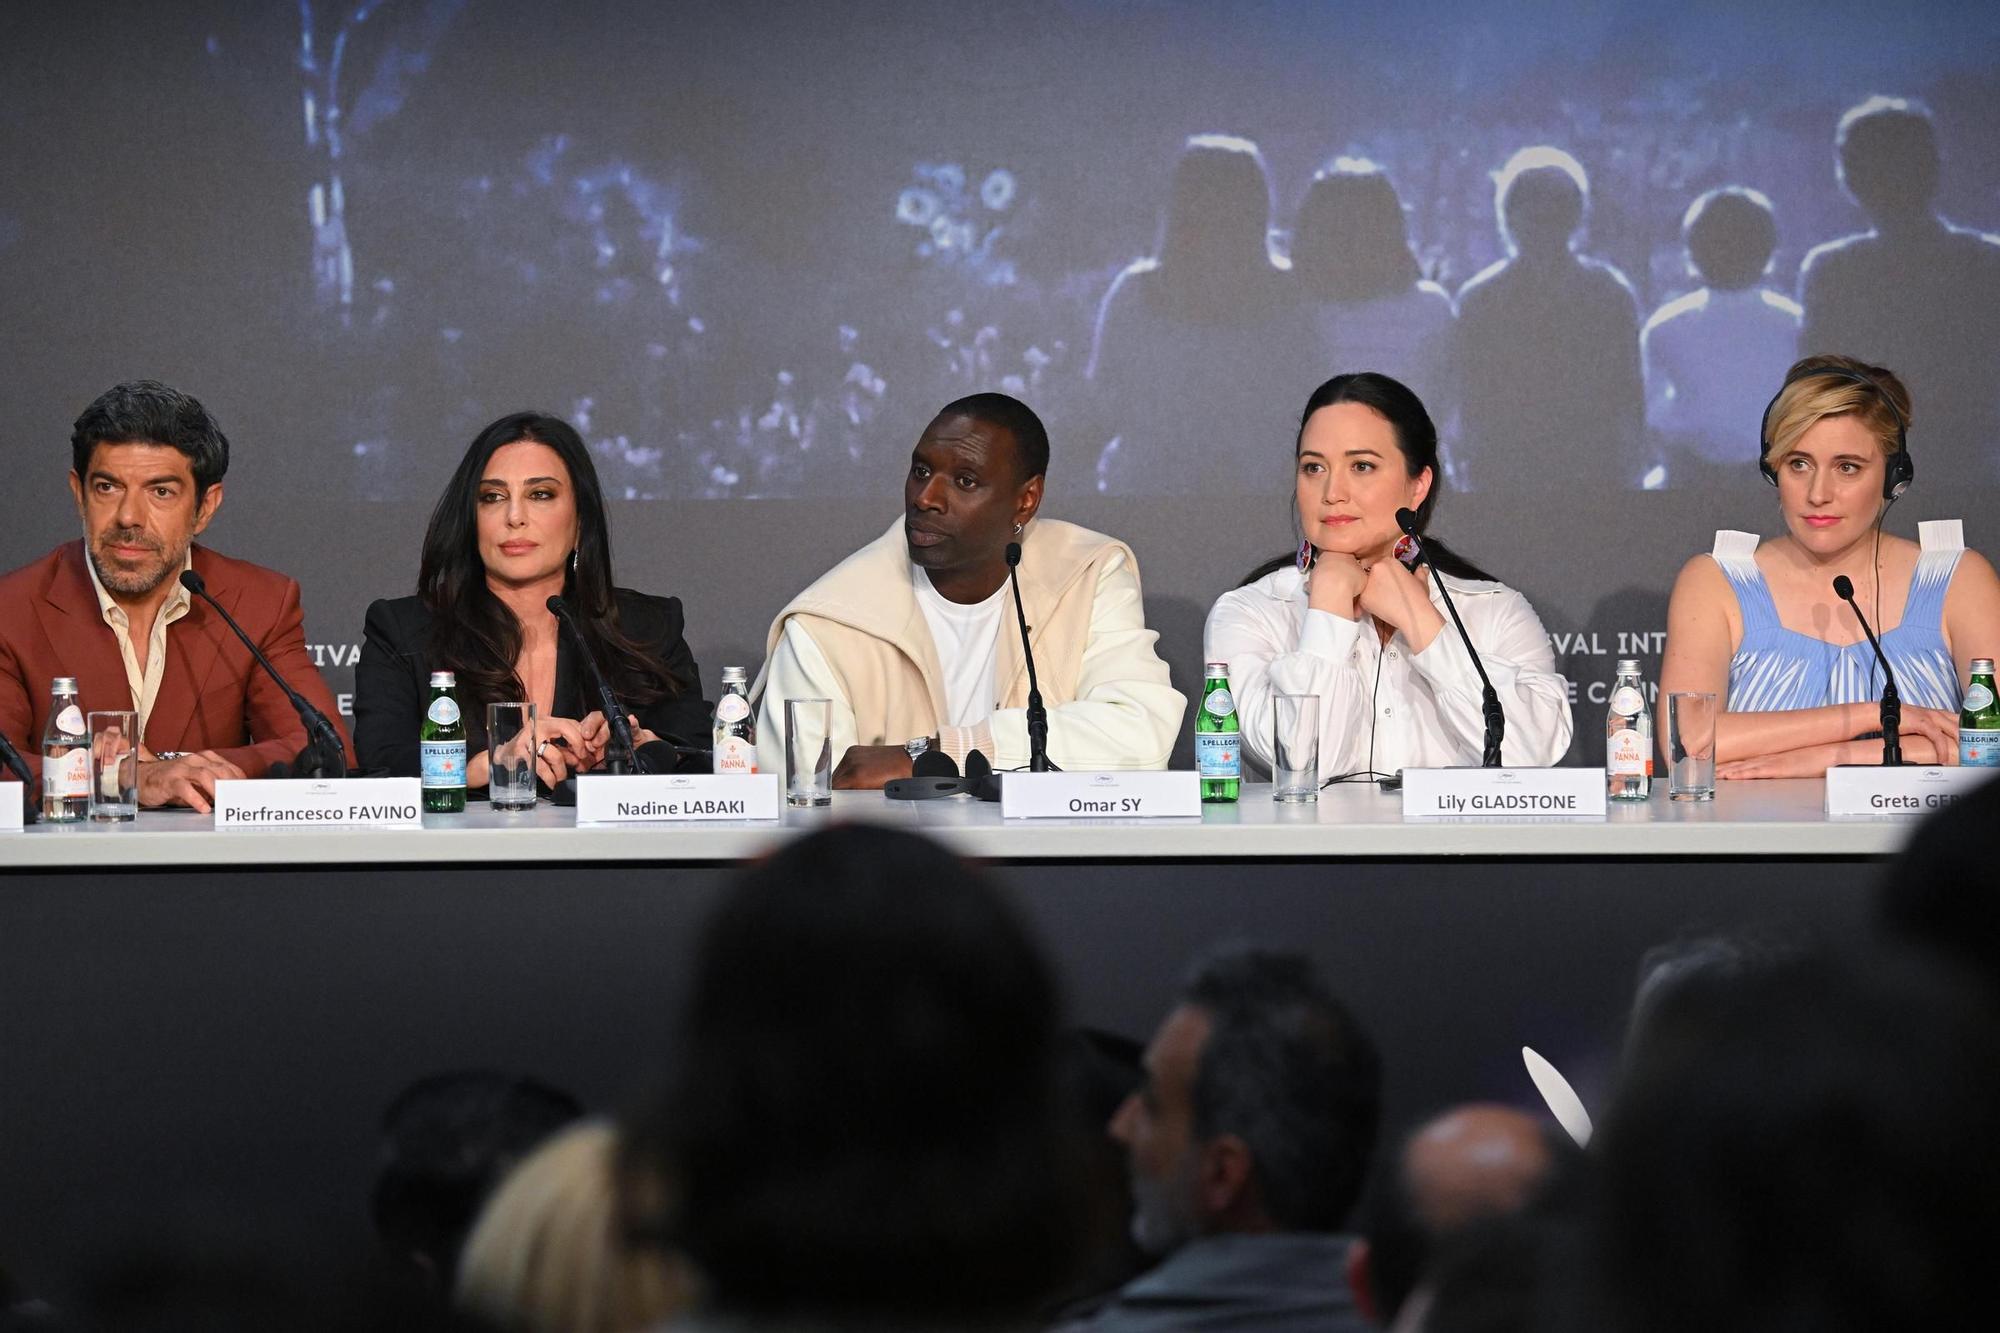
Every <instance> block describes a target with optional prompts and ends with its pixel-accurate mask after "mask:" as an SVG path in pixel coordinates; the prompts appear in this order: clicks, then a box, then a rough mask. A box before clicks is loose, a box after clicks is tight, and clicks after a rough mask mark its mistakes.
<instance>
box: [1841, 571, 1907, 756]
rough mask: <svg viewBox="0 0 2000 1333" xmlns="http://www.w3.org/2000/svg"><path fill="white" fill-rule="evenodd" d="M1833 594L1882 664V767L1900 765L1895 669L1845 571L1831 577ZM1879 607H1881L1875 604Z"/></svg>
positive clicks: (1900, 709)
mask: <svg viewBox="0 0 2000 1333" xmlns="http://www.w3.org/2000/svg"><path fill="white" fill-rule="evenodd" d="M1833 592H1834V595H1835V596H1836V597H1838V598H1840V600H1841V601H1843V602H1846V603H1847V604H1848V605H1849V606H1851V607H1853V608H1854V618H1855V619H1856V620H1858V621H1860V622H1861V632H1862V633H1863V634H1866V635H1867V636H1868V646H1869V647H1870V648H1873V649H1874V650H1875V660H1876V661H1877V662H1880V663H1881V664H1882V679H1883V681H1884V682H1885V683H1884V685H1883V686H1882V767H1884V768H1900V767H1902V763H1903V735H1902V732H1903V696H1902V695H1900V694H1898V693H1897V692H1896V669H1895V668H1894V667H1892V666H1890V665H1889V655H1888V654H1887V653H1885V652H1883V651H1882V644H1881V641H1880V640H1878V639H1877V638H1876V637H1875V630H1874V628H1873V627H1872V626H1870V625H1869V623H1868V617H1867V616H1864V615H1862V614H1861V605H1860V603H1858V602H1856V601H1855V600H1854V581H1853V580H1852V579H1850V578H1848V577H1847V575H1845V574H1836V575H1834V576H1833ZM1875 609H1876V610H1878V611H1879V610H1881V609H1882V608H1881V607H1879V606H1878V607H1876V608H1875Z"/></svg>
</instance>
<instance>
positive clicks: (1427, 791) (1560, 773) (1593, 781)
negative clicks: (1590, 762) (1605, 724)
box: [1403, 768, 1605, 819]
mask: <svg viewBox="0 0 2000 1333" xmlns="http://www.w3.org/2000/svg"><path fill="white" fill-rule="evenodd" d="M1604 800H1605V787H1604V770H1603V769H1601V768H1406V769H1404V770H1403V818H1405V819H1509V818H1512V819H1520V818H1529V819H1602V818H1604Z"/></svg>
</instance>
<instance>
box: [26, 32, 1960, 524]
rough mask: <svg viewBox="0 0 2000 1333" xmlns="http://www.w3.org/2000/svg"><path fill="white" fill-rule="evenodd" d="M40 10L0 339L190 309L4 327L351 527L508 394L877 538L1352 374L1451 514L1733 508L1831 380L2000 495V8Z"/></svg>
mask: <svg viewBox="0 0 2000 1333" xmlns="http://www.w3.org/2000/svg"><path fill="white" fill-rule="evenodd" d="M31 8H35V9H36V15H35V20H34V27H33V28H32V29H30V28H27V27H25V26H22V25H16V26H17V28H19V29H20V31H19V33H18V36H19V38H20V44H21V45H22V46H23V48H24V49H27V48H29V47H32V48H33V49H35V50H37V51H38V52H41V53H43V55H44V57H45V58H44V59H42V60H41V61H39V62H38V63H36V64H35V65H34V67H33V68H30V69H24V71H23V72H22V78H21V80H20V82H19V84H18V86H17V87H16V89H15V96H14V98H13V99H11V102H10V106H11V108H12V109H11V110H10V111H9V112H7V113H6V115H7V117H8V118H9V123H8V128H9V129H12V130H14V131H15V133H13V134H10V135H6V136H0V138H4V142H0V167H4V168H5V170H6V176H5V179H7V180H9V181H10V182H11V181H20V182H24V183H29V182H49V181H61V182H65V183H66V184H65V187H64V189H62V190H44V189H36V188H31V187H30V186H29V185H27V184H24V185H23V187H22V188H21V189H20V190H18V191H16V192H15V193H14V194H12V195H9V196H7V197H6V198H5V199H4V200H0V303H4V304H5V306H6V308H7V309H10V310H24V311H27V310H35V311H86V310H94V309H110V308H118V309H132V310H134V311H135V312H143V310H146V309H157V310H169V309H171V310H175V311H176V312H177V318H176V319H174V320H172V321H165V320H162V319H156V318H154V317H151V316H147V315H145V314H143V313H134V314H133V315H132V316H131V318H130V319H128V320H126V321H124V322H123V323H121V324H119V325H117V326H116V327H113V328H108V329H107V328H105V327H102V326H100V325H93V324H91V323H90V322H87V321H82V320H75V319H73V320H70V321H68V324H67V325H66V324H64V323H63V322H61V321H50V320H40V321H33V322H30V321H17V323H18V324H19V325H20V331H19V332H18V333H17V336H18V337H20V338H21V339H22V342H21V344H20V346H19V347H18V348H16V349H13V351H12V352H10V353H9V354H8V355H7V356H6V357H5V359H4V364H7V365H8V366H9V367H10V372H11V373H12V379H11V380H10V384H13V385H14V386H15V387H16V388H17V394H18V395H19V396H21V397H22V398H23V399H24V402H23V403H22V406H23V408H24V409H25V410H30V411H38V412H40V413H41V414H42V415H45V416H46V415H48V414H49V413H59V412H60V410H61V406H60V405H61V404H64V403H67V402H68V400H69V397H70V396H71V394H72V393H73V389H72V387H71V386H73V385H74V384H75V383H77V382H79V381H82V382H95V381H96V380H97V378H98V377H99V376H100V375H101V374H102V373H103V370H102V367H103V365H104V364H106V363H107V362H109V361H112V360H116V361H117V362H118V363H120V364H128V363H129V364H131V365H134V366H140V367H143V366H146V365H153V364H161V363H164V364H172V365H174V366H176V367H177V370H176V374H177V375H178V376H179V377H181V378H184V379H186V380H187V381H188V382H194V383H212V384H227V383H231V382H233V381H245V382H248V383H252V384H257V385H260V386H270V387H263V388H260V389H258V390H256V391H255V392H254V393H253V394H252V397H251V400H250V401H248V402H247V403H246V404H245V407H246V410H247V411H248V412H249V413H250V415H251V416H252V417H253V418H255V417H258V416H259V415H260V414H261V415H263V416H264V417H267V418H268V419H269V420H270V421H271V422H272V425H273V429H272V432H271V433H272V434H274V435H277V436H282V437H283V438H285V439H286V440H287V447H288V448H290V449H292V450H293V451H294V453H293V461H295V462H296V464H297V472H298V475H299V476H300V478H301V479H302V481H304V482H305V483H306V484H308V485H310V486H312V487H313V488H314V489H315V491H316V492H319V493H324V494H326V495H328V496H337V497H340V498H342V499H343V500H348V501H362V502H381V503H396V502H399V501H401V500H404V499H407V498H408V497H409V496H412V495H417V494H424V493H430V492H432V491H433V490H434V489H435V487H436V486H437V485H438V484H439V483H440V481H441V480H442V476H441V471H440V469H441V467H442V466H443V460H442V459H441V458H440V456H439V454H438V453H437V447H436V442H437V441H440V440H459V439H465V438H468V437H469V436H470V434H471V433H472V432H474V431H476V430H477V429H478V427H479V425H480V424H481V423H482V422H485V421H490V420H492V419H494V418H495V417H497V416H499V415H500V414H502V413H503V412H506V411H508V410H511V409H512V408H513V407H514V406H515V405H517V404H518V403H520V402H521V401H524V400H530V401H535V402H540V403H544V404H547V405H549V407H550V409H551V410H552V411H555V412H557V413H559V414H560V415H561V416H562V417H563V418H564V419H565V420H569V421H572V422H574V423H575V424H576V427H577V429H578V431H579V433H580V434H581V436H582V437H583V439H584V441H585V443H586V445H587V447H588V448H589V450H590V454H591V458H592V461H593V464H594V465H595V466H596V468H597V469H598V472H599V474H600V476H601V477H602V479H603V483H604V487H605V492H606V495H607V497H609V498H610V499H612V500H614V501H663V502H684V501H709V500H717V501H752V502H755V501H763V500H771V499H777V500H785V499H789V500H832V501H839V502H848V501H860V500H863V499H865V498H866V497H867V496H868V495H869V494H870V490H871V487H872V486H873V484H874V483H873V480H872V479H873V478H876V477H879V476H880V475H881V470H882V468H884V467H889V466H894V465H895V464H896V462H897V460H898V459H899V458H900V457H901V455H902V454H903V452H904V451H905V450H906V448H907V441H908V439H909V438H910V437H911V435H912V433H913V432H915V431H917V430H919V429H920V428H921V426H922V424H923V422H924V420H926V419H927V418H928V416H929V413H930V412H931V411H932V409H933V408H934V406H935V405H936V404H937V403H939V402H948V401H951V400H953V399H956V398H960V397H964V396H966V395H969V394H976V393H1005V394H1008V395H1010V396H1012V397H1015V398H1018V399H1019V400H1021V401H1022V402H1024V403H1026V404H1028V405H1029V406H1030V407H1031V408H1032V409H1033V410H1034V411H1035V413H1036V414H1037V415H1038V416H1039V417H1040V418H1041V419H1042V420H1043V421H1045V422H1046V423H1047V425H1048V428H1049V432H1050V434H1051V436H1052V438H1053V439H1054V440H1055V441H1056V442H1057V445H1058V447H1057V451H1056V454H1057V457H1058V458H1059V459H1060V460H1062V461H1061V462H1060V464H1059V467H1061V468H1068V469H1072V471H1071V473H1070V474H1069V475H1067V476H1064V477H1062V478H1061V484H1062V487H1063V490H1064V493H1065V494H1078V495H1084V496H1088V497H1090V498H1091V499H1092V500H1093V501H1095V500H1098V499H1108V500H1117V499H1121V498H1127V497H1130V498H1144V497H1189V498H1191V497H1200V498H1204V499H1206V498H1209V497H1227V498H1229V499H1230V500H1231V502H1232V503H1240V502H1242V501H1245V500H1247V499H1248V498H1249V497H1253V496H1259V495H1267V494H1269V493H1270V490H1271V488H1272V487H1273V486H1276V485H1280V484H1282V480H1283V479H1282V477H1281V476H1279V475H1277V474H1274V473H1272V472H1270V471H1269V468H1270V467H1271V466H1272V464H1271V460H1272V459H1273V458H1279V459H1282V457H1283V444H1284V442H1285V441H1286V440H1288V439H1290V438H1291V437H1292V435H1293V433H1294V432H1295V428H1296V425H1297V423H1296V421H1293V420H1291V419H1290V408H1289V406H1288V405H1294V404H1296V403H1297V401H1298V399H1299V396H1300V395H1301V394H1302V393H1303V392H1305V391H1306V390H1307V389H1309V388H1310V386H1312V385H1314V384H1318V383H1321V382H1323V381H1324V380H1326V379H1328V378H1329V377H1331V376H1334V375H1338V374H1354V373H1360V372H1364V371H1373V372H1376V373H1378V374H1383V375H1388V376H1390V377H1392V378H1394V379H1396V380H1398V381H1399V382H1402V383H1405V384H1408V385H1409V386H1411V388H1412V389H1413V390H1414V391H1415V392H1416V393H1417V394H1418V395H1420V397H1421V398H1422V400H1423V401H1424V402H1425V403H1426V404H1427V405H1429V407H1430V409H1431V411H1432V413H1433V415H1434V418H1435V420H1436V423H1437V425H1438V428H1439V434H1440V440H1441V455H1440V468H1441V472H1440V476H1439V482H1440V484H1441V485H1443V486H1444V487H1445V488H1446V489H1448V490H1462V491H1475V492H1490V493H1501V492H1511V493H1514V494H1517V495H1518V494H1524V493H1532V492H1535V491H1537V490H1539V489H1541V488H1544V487H1546V486H1547V485H1548V484H1549V482H1550V479H1552V478H1560V479H1561V481H1562V483H1563V485H1564V486H1565V488H1567V489H1569V490H1571V491H1573V492H1574V493H1575V494H1576V495H1578V496H1580V497H1585V496H1605V497H1610V496H1615V495H1618V494H1620V493H1630V492H1636V491H1654V490H1661V491H1666V492H1681V493H1683V494H1688V493H1695V494H1717V495H1719V494H1722V493H1725V492H1732V493H1733V492H1734V491H1736V489H1737V488H1738V487H1739V486H1740V484H1741V480H1742V476H1743V475H1744V469H1746V468H1748V467H1750V466H1753V465H1754V463H1755V460H1756V452H1757V448H1756V447H1757V440H1756V437H1755V424H1754V423H1755V417H1756V408H1757V403H1758V401H1760V398H1761V395H1762V394H1763V393H1765V392H1767V391H1768V390H1767V388H1766V387H1765V386H1768V385H1769V384H1770V383H1772V382H1773V381H1774V379H1776V378H1778V377H1780V376H1781V375H1782V372H1783V368H1784V367H1785V366H1786V365H1789V364H1790V363H1791V362H1792V361H1793V360H1794V359H1796V358H1797V357H1799V356H1805V355H1814V354H1820V353H1833V354H1840V355H1845V356H1852V357H1857V358H1860V359H1862V360H1863V361H1866V362H1868V363H1869V364H1882V365H1892V366H1895V367H1897V368H1898V370H1899V373H1902V374H1904V375H1905V376H1907V379H1908V382H1909V384H1910V386H1911V389H1912V391H1913V392H1914V393H1915V394H1916V395H1917V397H1918V398H1920V399H1921V400H1922V401H1923V403H1924V404H1925V413H1924V421H1923V424H1922V425H1920V426H1918V427H1917V431H1918V435H1919V439H1918V447H1919V448H1920V449H1921V450H1923V451H1924V452H1925V453H1926V455H1927V456H1928V457H1931V458H1934V459H1936V460H1937V461H1938V463H1939V464H1940V465H1942V466H1945V467H1950V468H1953V469H1957V470H1958V472H1959V474H1960V475H1962V476H1964V477H1966V478H1968V479H1970V480H1971V481H1972V482H1973V483H1974V484H1976V485H1977V486H1979V487H1981V488H1982V489H1990V490H1992V491H1993V492H1994V495H1993V498H1994V499H1995V500H1996V501H2000V238H1996V237H1994V236H1989V235H1987V234H1985V232H1986V231H1989V230H1992V229H1995V228H2000V139H1996V137H1995V135H1994V133H1993V130H1992V126H1994V125H1996V124H2000V84H1996V82H1995V80H1994V79H1993V77H1992V70H1993V68H1994V60H1995V53H1996V52H2000V6H1992V5H1987V6H1977V5H1934V6H1901V7H1896V6H1890V7H1886V8H1884V7H1882V6H1876V7H1874V8H1873V9H1869V8H1867V7H1863V8H1862V9H1857V10H1854V12H1852V13H1849V12H1847V11H1846V10H1842V11H1841V19H1840V21H1839V22H1837V23H1836V22H1828V21H1825V16H1824V15H1823V14H1822V13H1821V9H1822V8H1823V6H1821V7H1815V6H1813V5H1811V4H1809V3H1807V0H1771V3H1769V4H1765V5H1754V6H1714V5H1698V4H1695V3H1692V0H1662V3H1660V4H1657V5H1652V6H1641V7H1637V8H1634V7H1631V6H1613V7H1610V8H1607V7H1605V6H1602V5H1598V4H1592V3H1590V2H1589V0H1537V2H1536V3H1533V4H1530V3H1527V0H1493V3H1490V4H1488V5H1485V6H1467V5H1466V4H1465V3H1464V0H1406V3H1405V4H1404V5H1403V6H1401V7H1399V8H1398V9H1397V10H1395V11H1394V12H1393V13H1392V12H1390V11H1388V10H1383V9H1380V8H1379V7H1378V8H1377V9H1376V10H1368V9H1366V8H1363V9H1358V10H1357V9H1355V8H1354V7H1352V6H1333V5H1326V4H1324V3H1318V2H1317V0H1271V2H1270V3H1267V4H1262V5H1255V6H1245V5H1216V4H1213V3H1205V2H1204V0H1154V3H1151V4H1147V5H1143V6H1136V7H1135V6H1131V5H1128V4H1118V3H1112V2H1111V0H991V3H989V4H987V5H983V6H974V7H971V8H969V9H968V8H966V7H959V8H957V9H952V8H950V7H939V6H937V5H934V4H923V3H918V2H917V0H878V3H875V4H871V5H869V6H866V7H864V9H863V10H853V9H852V7H841V6H828V5H823V4H812V3H808V0H771V2H770V3H768V4H766V5H764V6H761V7H758V9H759V13H760V14H762V15H763V16H764V17H762V18H754V19H753V18H752V17H750V16H749V15H748V13H747V11H746V10H745V9H744V7H742V6H728V5H704V6H697V5H656V4H644V3H640V0H599V3H597V4H594V5H591V6H588V7H586V11H585V12H581V13H578V14H575V15H571V14H568V13H565V14H564V16H563V18H562V19H561V21H560V23H559V25H557V27H558V29H559V36H560V41H559V42H557V43H556V44H555V45H554V46H552V45H551V40H552V36H551V34H552V31H555V30H552V29H551V27H550V23H551V20H550V19H549V17H548V6H547V5H546V4H544V3H541V0H369V2H367V3H364V2H363V0H301V2H300V3H298V4H293V5H265V6H252V7H248V8H245V9H244V12H243V14H241V15H232V17H231V21H230V22H229V23H228V24H226V25H220V24H217V23H216V22H215V21H214V15H215V14H216V13H218V12H220V11H219V9H218V8H217V6H214V5H209V6H193V7H189V6H168V5H153V6H141V5H132V4H118V3H113V0H78V3H76V4H72V5H67V6H41V7H31ZM114 10H115V11H116V13H117V21H115V22H98V21H96V20H94V19H92V18H90V17H89V16H90V15H91V14H97V13H103V12H108V11H114ZM850 11H851V12H850ZM1780 50H1781V51H1782V52H1783V59H1782V60H1773V59H1770V58H1769V53H1770V52H1773V51H1780ZM552 52H555V53H559V55H560V60H559V61H556V62H555V63H554V64H551V60H552V58H553V57H552V55H551V53H552ZM107 67H108V68H118V69H120V70H121V71H125V77H126V79H127V83H126V85H125V86H126V87H127V88H128V95H127V96H125V97H123V98H121V99H118V100H116V101H110V102H100V103H93V104H91V105H89V106H87V107H79V106H78V105H77V104H76V103H75V100H74V99H73V98H71V97H70V96H69V91H70V90H71V89H73V88H74V87H77V86H81V85H83V84H86V83H87V82H88V80H90V79H91V78H95V77H97V76H98V75H99V74H100V72H101V71H102V70H103V69H104V68H107ZM503 88H504V89H505V90H506V93H505V95H504V96H497V95H496V89H503ZM197 90H199V91H198V95H197ZM1920 99H1922V100H1920ZM157 106H173V107H176V108H178V110H177V112H176V115H177V116H178V117H179V118H178V119H176V120H174V121H172V122H171V124H168V123H166V122H160V121H158V118H157V117H154V116H152V115H151V114H150V113H149V112H148V110H147V108H149V107H157ZM169 129H170V130H171V136H170V142H169V140H168V139H167V138H162V139H161V140H160V141H159V142H158V143H155V141H154V138H153V137H149V136H166V135H167V133H168V130H169ZM184 160H197V161H199V162H201V163H202V164H203V170H202V171H201V172H199V173H189V172H185V171H178V172H177V170H176V168H175V166H174V164H175V163H176V162H178V161H184ZM85 198H87V199H90V200H92V212H91V216H92V225H91V226H90V227H78V226H76V225H75V224H74V218H75V216H76V212H75V209H76V203H75V201H76V200H77V199H85ZM218 200H226V201H228V203H227V207H226V209H224V208H219V207H218V205H217V201H218ZM224 214H226V218H227V225H226V229H225V228H224V227H223V224H222V221H221V218H222V216H223V215H224ZM52 275H61V276H60V278H58V277H55V276H52ZM139 289H144V290H145V291H147V292H148V293H150V294H151V295H152V296H153V298H154V299H153V300H151V301H150V302H147V303H143V304H142V305H139V306H135V305H134V303H133V300H132V293H133V292H134V291H135V290H139ZM71 326H74V327H71ZM196 328H199V329H205V330H213V331H215V332H214V334H213V335H211V336H206V337H202V338H195V339H190V338H188V337H186V336H185V331H186V330H187V329H196ZM114 335H115V336H114ZM277 386H282V387H281V388H280V387H277ZM258 394H262V395H264V396H265V399H264V400H260V399H259V398H258V396H257V395H258ZM44 403H46V404H47V406H46V407H45V408H44V407H43V406H41V405H42V404H44ZM1677 503H1678V502H1677V501H1675V500H1674V499H1672V498H1671V497H1669V498H1665V499H1662V500H1661V501H1659V503H1658V506H1657V509H1656V512H1658V513H1660V514H1661V515H1666V514H1668V513H1670V512H1673V511H1674V510H1675V505H1676V504H1677ZM1661 521H1662V522H1665V521H1666V519H1665V518H1662V520H1661Z"/></svg>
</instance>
